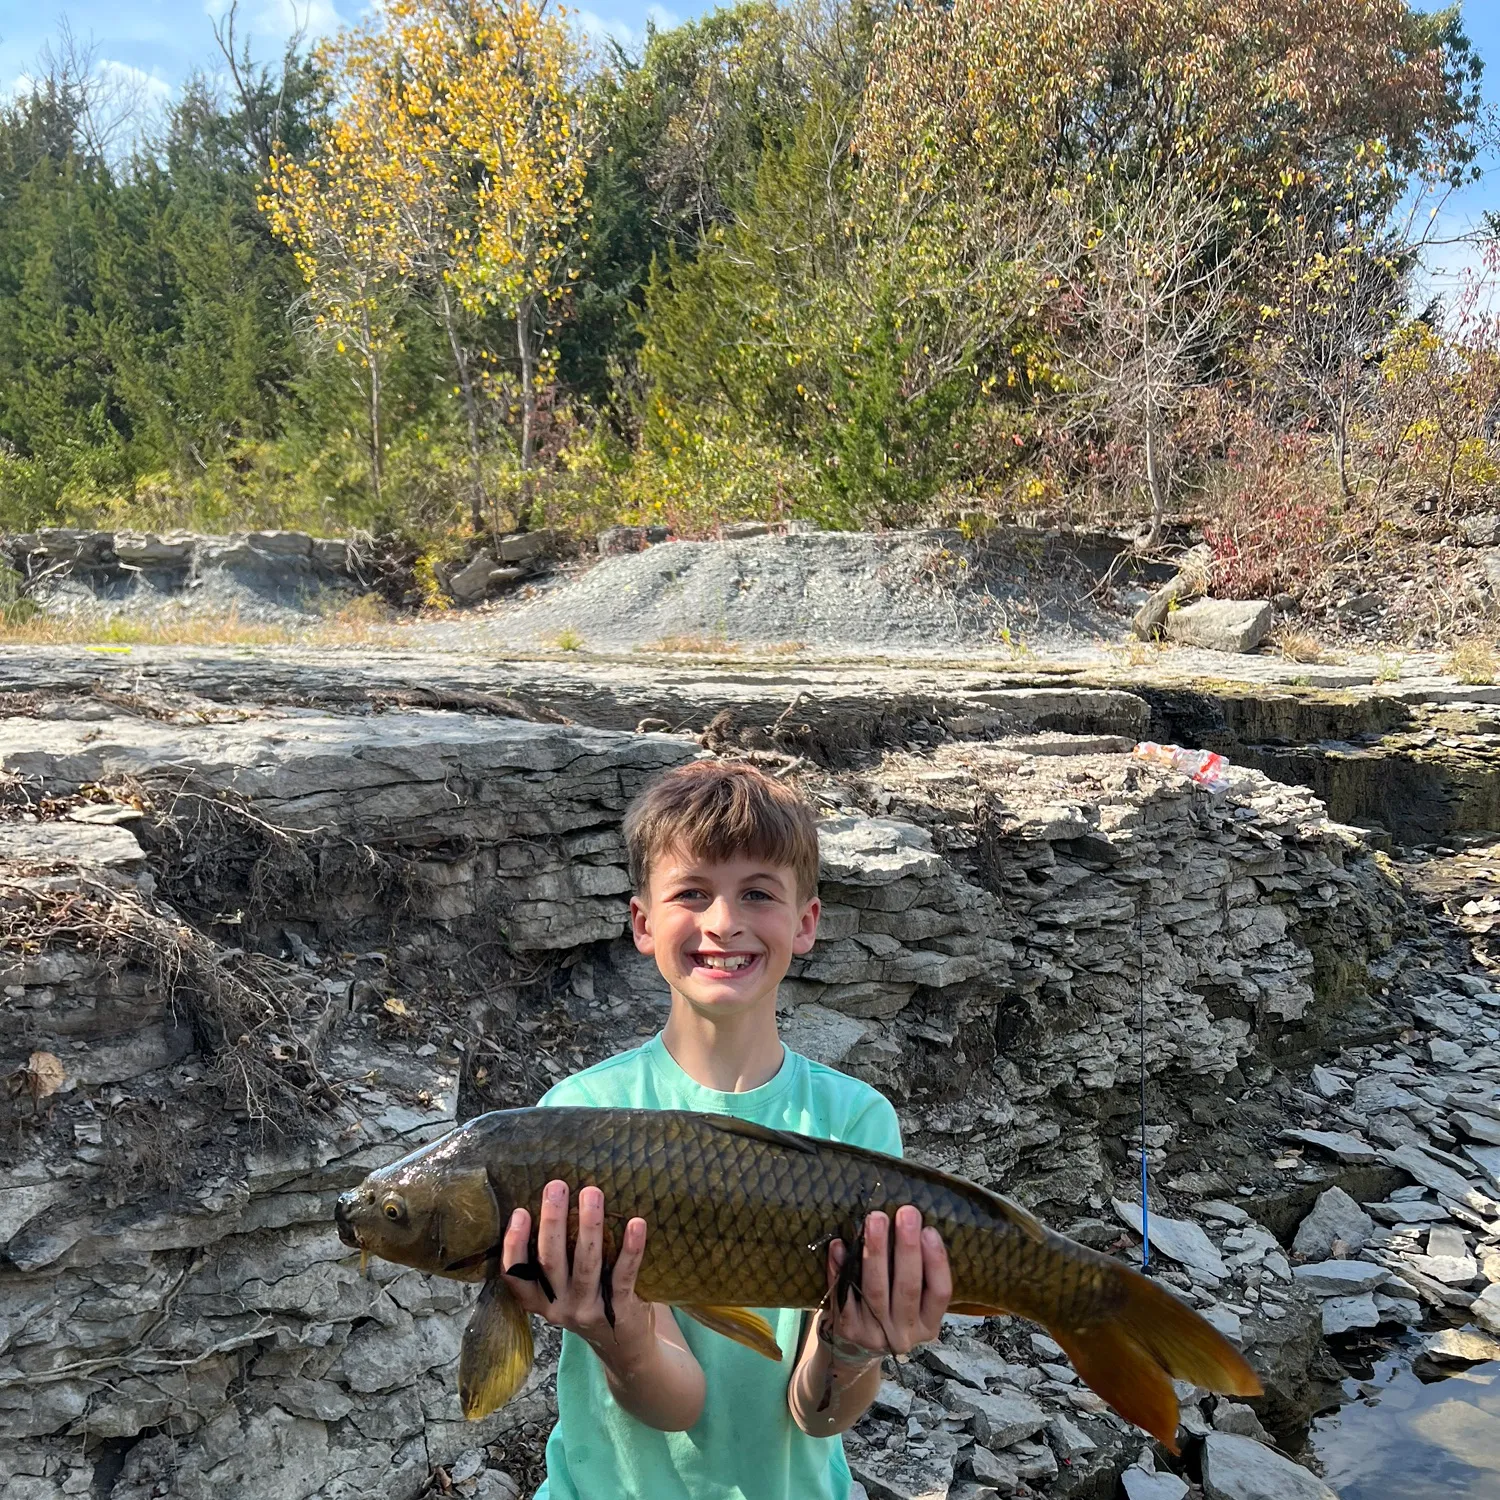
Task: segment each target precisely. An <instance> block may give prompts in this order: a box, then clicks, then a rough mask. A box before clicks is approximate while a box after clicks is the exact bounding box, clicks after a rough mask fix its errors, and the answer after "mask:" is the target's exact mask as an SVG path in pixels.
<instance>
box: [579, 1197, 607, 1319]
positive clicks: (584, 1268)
mask: <svg viewBox="0 0 1500 1500" xmlns="http://www.w3.org/2000/svg"><path fill="white" fill-rule="evenodd" d="M603 1259H604V1194H603V1193H601V1192H600V1191H599V1189H598V1188H596V1187H586V1188H581V1189H580V1190H579V1193H578V1243H577V1244H576V1245H574V1247H573V1283H572V1285H573V1297H574V1300H575V1301H576V1303H577V1304H578V1306H579V1307H592V1306H593V1303H594V1298H595V1297H597V1296H598V1295H599V1266H600V1263H601V1262H602V1261H603Z"/></svg>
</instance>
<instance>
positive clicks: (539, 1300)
mask: <svg viewBox="0 0 1500 1500" xmlns="http://www.w3.org/2000/svg"><path fill="white" fill-rule="evenodd" d="M530 1259H531V1215H530V1214H529V1213H527V1212H526V1210H525V1209H524V1208H518V1209H517V1210H516V1211H515V1212H514V1213H513V1214H512V1215H511V1216H510V1223H509V1224H507V1225H506V1226H505V1239H504V1240H503V1241H502V1242H501V1245H500V1269H501V1271H502V1272H503V1271H506V1270H508V1269H509V1268H510V1267H511V1266H524V1265H525V1264H526V1263H527V1261H529V1260H530ZM505 1282H506V1285H507V1286H509V1288H510V1290H511V1295H512V1296H514V1297H515V1299H516V1301H517V1302H519V1303H520V1304H521V1306H522V1307H524V1308H525V1309H526V1311H527V1312H534V1313H545V1312H546V1310H547V1298H546V1295H545V1293H544V1292H543V1291H542V1289H541V1287H539V1286H538V1285H537V1284H536V1282H534V1281H523V1280H522V1279H521V1278H519V1277H515V1276H507V1277H506V1278H505Z"/></svg>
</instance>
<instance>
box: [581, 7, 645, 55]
mask: <svg viewBox="0 0 1500 1500" xmlns="http://www.w3.org/2000/svg"><path fill="white" fill-rule="evenodd" d="M573 19H574V20H575V21H576V22H577V23H578V29H579V30H580V31H581V32H583V34H584V35H585V36H586V37H588V39H589V40H590V41H593V42H603V41H616V42H618V43H619V44H620V45H621V46H622V47H637V46H639V45H640V44H641V42H643V41H644V40H645V36H644V34H643V33H642V32H638V31H637V30H636V29H635V28H634V27H633V26H630V25H628V24H627V23H626V22H624V21H606V20H605V19H604V17H603V16H601V15H600V14H599V13H598V11H593V10H575V11H574V12H573Z"/></svg>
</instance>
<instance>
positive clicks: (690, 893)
mask: <svg viewBox="0 0 1500 1500" xmlns="http://www.w3.org/2000/svg"><path fill="white" fill-rule="evenodd" d="M672 899H673V900H674V901H706V900H707V899H708V892H707V891H700V890H699V889H698V887H697V886H694V885H690V886H688V887H686V888H685V889H684V890H680V891H678V892H677V894H676V895H675V896H673V897H672Z"/></svg>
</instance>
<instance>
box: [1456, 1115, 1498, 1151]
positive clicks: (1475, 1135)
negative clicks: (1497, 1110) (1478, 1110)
mask: <svg viewBox="0 0 1500 1500" xmlns="http://www.w3.org/2000/svg"><path fill="white" fill-rule="evenodd" d="M1448 1120H1449V1123H1450V1124H1453V1125H1456V1126H1457V1127H1458V1128H1459V1130H1460V1131H1461V1132H1462V1133H1463V1134H1464V1135H1466V1136H1468V1138H1469V1139H1470V1140H1471V1141H1478V1142H1479V1143H1480V1144H1481V1145H1483V1146H1500V1120H1492V1119H1490V1117H1489V1116H1488V1115H1476V1114H1474V1113H1472V1112H1471V1111H1469V1110H1466V1109H1456V1110H1454V1111H1453V1113H1452V1114H1451V1115H1449V1116H1448Z"/></svg>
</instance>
